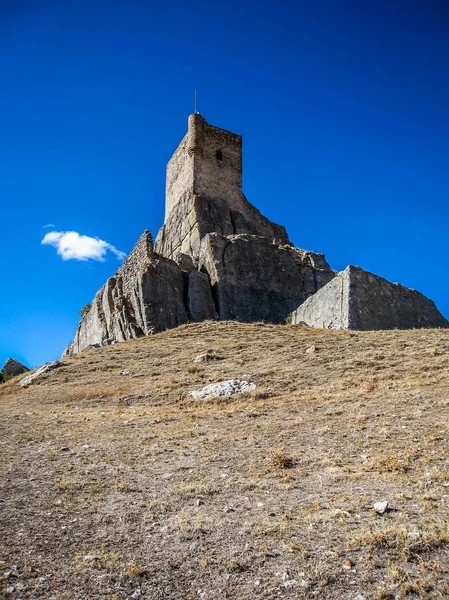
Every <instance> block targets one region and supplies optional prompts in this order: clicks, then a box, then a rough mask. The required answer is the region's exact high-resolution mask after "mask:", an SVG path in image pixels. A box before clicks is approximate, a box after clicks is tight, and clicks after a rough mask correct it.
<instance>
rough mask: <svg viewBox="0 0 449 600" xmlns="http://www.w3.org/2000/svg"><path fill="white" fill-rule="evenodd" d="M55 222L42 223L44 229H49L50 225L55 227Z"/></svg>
mask: <svg viewBox="0 0 449 600" xmlns="http://www.w3.org/2000/svg"><path fill="white" fill-rule="evenodd" d="M54 226H55V225H54V223H48V224H47V225H42V229H49V228H50V227H54Z"/></svg>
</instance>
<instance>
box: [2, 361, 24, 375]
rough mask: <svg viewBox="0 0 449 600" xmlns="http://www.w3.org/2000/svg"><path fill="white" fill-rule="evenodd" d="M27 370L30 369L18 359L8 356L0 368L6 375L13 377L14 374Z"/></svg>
mask: <svg viewBox="0 0 449 600" xmlns="http://www.w3.org/2000/svg"><path fill="white" fill-rule="evenodd" d="M29 370H30V369H29V368H28V367H26V366H25V365H24V364H23V363H21V362H20V360H16V359H15V358H8V359H7V360H6V361H5V364H4V365H3V367H2V369H1V373H3V375H6V376H7V377H15V376H16V375H21V374H22V373H26V372H27V371H29Z"/></svg>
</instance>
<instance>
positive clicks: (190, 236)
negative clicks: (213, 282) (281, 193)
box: [155, 191, 289, 258]
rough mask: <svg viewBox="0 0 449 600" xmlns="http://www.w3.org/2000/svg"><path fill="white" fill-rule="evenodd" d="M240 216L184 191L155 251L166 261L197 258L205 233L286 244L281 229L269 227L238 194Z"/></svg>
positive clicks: (214, 201) (221, 202)
mask: <svg viewBox="0 0 449 600" xmlns="http://www.w3.org/2000/svg"><path fill="white" fill-rule="evenodd" d="M241 204H242V206H241V209H242V210H244V212H245V213H246V216H245V215H244V214H243V213H242V212H238V211H232V210H231V209H230V207H229V206H228V204H227V202H226V200H223V199H221V198H210V197H207V196H204V195H197V194H193V193H192V192H191V191H186V192H185V194H184V195H183V196H182V197H181V198H180V200H179V202H178V203H177V204H176V205H175V206H174V207H173V208H172V210H171V212H170V213H169V215H168V216H167V217H166V220H165V223H164V225H163V226H162V228H161V229H160V231H159V233H158V235H157V238H156V243H155V250H156V252H158V253H159V254H162V255H163V256H166V257H167V258H176V256H177V254H178V253H179V252H182V253H185V254H189V255H190V256H194V257H196V256H198V254H199V250H200V245H201V240H202V238H203V237H204V236H205V235H207V234H208V233H220V234H221V235H235V234H241V233H248V234H251V235H259V236H263V237H266V238H267V239H268V240H270V242H272V241H273V240H274V241H275V242H277V243H279V244H288V243H289V240H288V235H287V232H286V231H285V229H284V227H281V226H280V225H276V224H275V223H271V222H270V221H269V220H268V219H266V218H265V217H264V216H263V215H261V213H260V212H259V211H258V210H257V209H256V208H255V207H254V206H252V205H251V204H250V203H249V202H248V201H247V200H246V198H245V197H244V196H243V194H242V199H241Z"/></svg>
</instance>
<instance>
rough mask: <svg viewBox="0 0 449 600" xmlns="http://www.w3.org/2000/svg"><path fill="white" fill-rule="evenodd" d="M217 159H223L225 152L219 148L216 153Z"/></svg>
mask: <svg viewBox="0 0 449 600" xmlns="http://www.w3.org/2000/svg"><path fill="white" fill-rule="evenodd" d="M215 156H216V157H217V160H223V152H222V151H221V150H217V151H216V153H215Z"/></svg>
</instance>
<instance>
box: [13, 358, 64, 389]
mask: <svg viewBox="0 0 449 600" xmlns="http://www.w3.org/2000/svg"><path fill="white" fill-rule="evenodd" d="M61 366H62V362H61V361H59V360H55V361H53V362H51V363H45V365H42V367H39V368H38V369H36V370H35V371H33V372H32V373H30V374H29V375H27V376H26V377H24V378H23V379H21V380H20V381H19V385H21V386H22V387H24V386H26V385H29V384H30V383H31V382H32V381H33V380H34V379H37V377H40V376H41V375H45V373H50V371H53V370H54V369H57V368H58V367H61Z"/></svg>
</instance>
